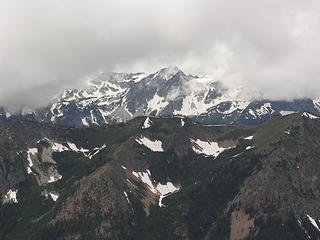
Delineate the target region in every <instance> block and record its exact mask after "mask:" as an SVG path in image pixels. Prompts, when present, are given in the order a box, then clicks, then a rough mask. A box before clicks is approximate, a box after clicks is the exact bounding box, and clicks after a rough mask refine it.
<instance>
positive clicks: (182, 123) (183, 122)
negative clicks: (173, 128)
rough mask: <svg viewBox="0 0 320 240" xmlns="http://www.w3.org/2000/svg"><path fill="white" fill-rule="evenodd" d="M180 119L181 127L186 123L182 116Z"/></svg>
mask: <svg viewBox="0 0 320 240" xmlns="http://www.w3.org/2000/svg"><path fill="white" fill-rule="evenodd" d="M180 120H181V127H183V126H184V125H185V124H186V123H185V121H184V120H183V119H182V118H181V119H180Z"/></svg>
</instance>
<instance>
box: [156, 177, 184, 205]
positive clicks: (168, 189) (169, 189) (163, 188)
mask: <svg viewBox="0 0 320 240" xmlns="http://www.w3.org/2000/svg"><path fill="white" fill-rule="evenodd" d="M179 189H180V188H177V187H175V186H174V185H173V184H172V182H167V183H166V184H165V185H163V184H161V183H158V185H157V187H156V190H157V191H158V192H159V193H160V197H159V207H165V205H164V204H162V200H163V199H164V198H165V197H167V196H169V195H171V194H173V193H175V192H177V191H179Z"/></svg>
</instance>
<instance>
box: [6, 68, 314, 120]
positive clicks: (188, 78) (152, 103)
mask: <svg viewBox="0 0 320 240" xmlns="http://www.w3.org/2000/svg"><path fill="white" fill-rule="evenodd" d="M243 95H244V94H243V91H242V89H241V88H234V89H227V88H226V87H225V86H224V85H223V83H222V82H217V81H213V80H212V79H210V78H207V77H199V76H193V75H190V74H185V73H184V72H183V71H181V70H180V69H178V68H177V67H167V68H163V69H160V70H159V71H157V72H155V73H151V74H146V73H99V74H97V75H95V76H93V77H92V79H91V80H90V82H89V86H88V87H87V88H86V89H77V90H76V89H74V90H66V91H64V92H63V94H62V95H61V96H60V97H57V98H55V99H53V101H52V103H51V104H50V105H49V106H48V107H47V108H42V109H37V110H35V111H33V112H30V111H24V112H22V113H21V114H20V115H18V116H17V115H14V116H12V115H11V114H10V113H8V112H6V111H4V109H0V122H6V121H8V120H14V119H17V118H18V119H20V118H23V119H26V118H27V119H35V120H38V121H45V122H53V123H58V124H63V125H74V126H89V125H104V124H108V123H113V122H126V121H127V120H130V119H132V118H134V117H137V116H143V115H154V116H164V117H169V116H174V115H182V116H188V117H191V118H193V119H195V120H196V121H199V122H203V123H219V124H221V123H223V124H237V123H241V124H256V123H260V122H263V121H265V120H267V119H268V118H270V117H271V116H274V115H287V114H290V113H293V112H309V113H311V114H313V115H316V116H320V99H318V100H311V99H302V100H295V101H292V102H285V101H267V100H264V101H248V100H246V98H244V97H243Z"/></svg>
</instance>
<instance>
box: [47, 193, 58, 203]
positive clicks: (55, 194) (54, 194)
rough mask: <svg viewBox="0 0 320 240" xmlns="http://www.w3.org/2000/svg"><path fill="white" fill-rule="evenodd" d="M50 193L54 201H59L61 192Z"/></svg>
mask: <svg viewBox="0 0 320 240" xmlns="http://www.w3.org/2000/svg"><path fill="white" fill-rule="evenodd" d="M49 195H50V197H51V198H52V200H53V201H54V202H55V201H57V199H58V198H59V194H57V193H52V192H50V193H49Z"/></svg>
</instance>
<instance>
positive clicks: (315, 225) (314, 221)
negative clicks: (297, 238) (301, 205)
mask: <svg viewBox="0 0 320 240" xmlns="http://www.w3.org/2000/svg"><path fill="white" fill-rule="evenodd" d="M307 217H308V219H309V221H310V222H311V224H312V225H313V226H314V227H315V228H316V229H317V230H318V231H319V232H320V229H319V225H318V224H317V222H316V220H314V219H313V218H312V217H310V215H308V214H307Z"/></svg>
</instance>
